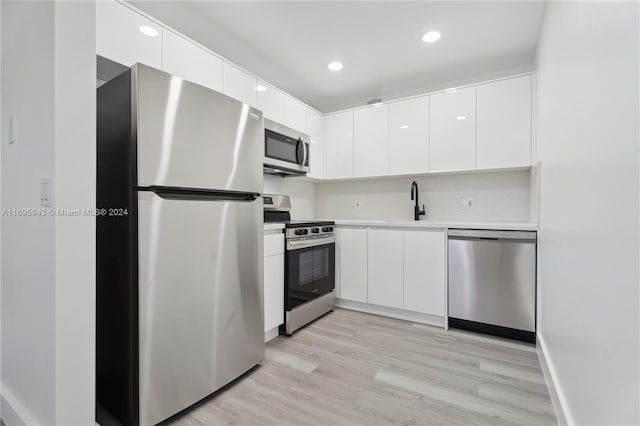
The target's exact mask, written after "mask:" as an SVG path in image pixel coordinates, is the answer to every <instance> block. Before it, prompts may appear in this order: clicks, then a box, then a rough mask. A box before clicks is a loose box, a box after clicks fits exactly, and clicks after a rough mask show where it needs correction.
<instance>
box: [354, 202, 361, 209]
mask: <svg viewBox="0 0 640 426" xmlns="http://www.w3.org/2000/svg"><path fill="white" fill-rule="evenodd" d="M353 207H355V208H356V209H359V208H360V200H355V201H354V202H353Z"/></svg>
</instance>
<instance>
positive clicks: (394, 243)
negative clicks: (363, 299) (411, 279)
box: [367, 229, 404, 309]
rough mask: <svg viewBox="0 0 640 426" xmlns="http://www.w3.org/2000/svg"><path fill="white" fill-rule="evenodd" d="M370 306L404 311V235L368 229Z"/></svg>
mask: <svg viewBox="0 0 640 426" xmlns="http://www.w3.org/2000/svg"><path fill="white" fill-rule="evenodd" d="M368 239H369V241H368V256H367V257H368V277H369V280H368V298H367V302H368V303H373V304H374V305H381V306H388V307H391V308H398V309H402V306H403V288H402V281H403V279H402V277H403V275H404V274H403V268H404V265H403V251H404V247H403V245H404V243H403V240H404V232H403V231H401V230H389V229H369V231H368Z"/></svg>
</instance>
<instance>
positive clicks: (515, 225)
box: [335, 219, 538, 231]
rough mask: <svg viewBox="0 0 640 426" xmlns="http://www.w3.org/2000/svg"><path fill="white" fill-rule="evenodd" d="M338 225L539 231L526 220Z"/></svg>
mask: <svg viewBox="0 0 640 426" xmlns="http://www.w3.org/2000/svg"><path fill="white" fill-rule="evenodd" d="M335 222H336V225H337V226H340V225H342V226H379V227H385V228H387V227H388V228H432V229H448V228H461V229H499V230H506V231H511V230H513V231H537V230H538V225H536V224H535V223H525V222H430V221H428V220H420V221H413V220H412V221H401V220H367V219H359V220H352V219H345V220H342V219H336V220H335Z"/></svg>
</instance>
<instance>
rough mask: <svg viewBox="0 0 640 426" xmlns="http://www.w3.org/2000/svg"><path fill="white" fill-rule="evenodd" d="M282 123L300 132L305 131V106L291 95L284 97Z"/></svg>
mask: <svg viewBox="0 0 640 426" xmlns="http://www.w3.org/2000/svg"><path fill="white" fill-rule="evenodd" d="M284 124H285V126H288V127H291V128H292V129H294V130H297V131H299V132H302V133H308V131H307V108H306V107H305V106H304V105H303V104H302V103H300V102H298V101H297V100H295V99H293V98H292V97H291V96H285V97H284Z"/></svg>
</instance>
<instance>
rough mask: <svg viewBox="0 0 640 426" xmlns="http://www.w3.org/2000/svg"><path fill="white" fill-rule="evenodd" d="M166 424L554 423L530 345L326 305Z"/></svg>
mask: <svg viewBox="0 0 640 426" xmlns="http://www.w3.org/2000/svg"><path fill="white" fill-rule="evenodd" d="M265 358H266V359H265V361H264V362H263V363H262V365H261V366H259V367H258V368H256V369H255V370H254V371H252V372H251V373H249V374H248V375H246V376H245V377H243V378H242V380H240V381H238V382H236V383H235V384H233V385H232V386H229V387H228V388H227V389H225V390H223V391H221V392H218V393H217V394H216V395H214V396H213V397H211V398H209V399H208V400H206V401H203V402H202V403H201V404H199V405H198V406H196V407H193V408H192V409H190V410H188V411H186V412H185V413H183V414H182V415H181V416H179V417H177V418H174V419H172V422H171V423H170V424H174V425H223V424H233V425H252V426H255V425H368V426H369V425H383V424H404V425H468V424H474V425H475V424H482V425H516V424H527V425H550V424H557V421H556V418H555V415H554V412H553V407H552V405H551V400H550V398H549V393H548V390H547V386H546V384H545V381H544V376H543V373H542V370H541V368H540V362H539V360H538V356H537V354H536V350H535V346H533V345H528V344H525V343H518V342H512V341H508V340H502V339H496V338H492V337H485V336H483V335H477V334H473V333H467V332H463V331H458V330H449V331H444V330H442V329H438V328H435V327H429V326H424V325H421V324H414V323H411V322H406V321H401V320H394V319H390V318H384V317H379V316H375V315H369V314H364V313H359V312H354V311H348V310H343V309H336V311H334V312H332V313H330V314H328V315H326V316H325V317H323V318H321V319H319V320H318V321H316V322H314V323H312V324H310V325H309V326H307V327H305V328H304V329H302V330H300V331H298V332H297V333H296V334H294V335H293V336H292V337H289V338H287V337H282V336H280V337H278V338H276V339H274V340H272V341H271V342H269V343H268V344H267V351H266V357H265Z"/></svg>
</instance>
